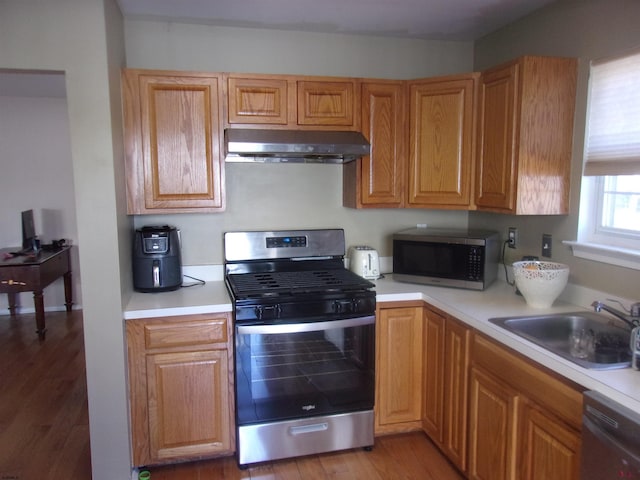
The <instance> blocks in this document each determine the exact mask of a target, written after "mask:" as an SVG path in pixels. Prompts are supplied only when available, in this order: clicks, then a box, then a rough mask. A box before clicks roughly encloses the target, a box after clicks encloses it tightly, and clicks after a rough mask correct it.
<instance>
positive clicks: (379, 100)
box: [343, 82, 406, 208]
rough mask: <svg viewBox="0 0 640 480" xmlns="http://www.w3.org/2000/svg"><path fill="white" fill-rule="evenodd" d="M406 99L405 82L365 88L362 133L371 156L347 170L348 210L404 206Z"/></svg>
mask: <svg viewBox="0 0 640 480" xmlns="http://www.w3.org/2000/svg"><path fill="white" fill-rule="evenodd" d="M404 97H405V96H404V85H403V83H402V82H379V83H364V84H363V85H362V133H363V134H364V136H365V137H366V138H367V140H368V141H369V143H370V144H371V155H370V156H367V157H363V158H362V159H360V160H356V161H355V162H349V163H346V164H345V165H344V166H343V186H344V190H343V199H344V202H343V203H344V205H345V206H347V207H352V208H363V207H364V208H367V207H369V208H380V207H396V208H398V207H401V206H403V204H404V184H405V171H406V166H405V163H406V156H405V155H406V154H405V152H406V138H405V134H406V128H405V120H404V111H405V110H404V103H405V101H404Z"/></svg>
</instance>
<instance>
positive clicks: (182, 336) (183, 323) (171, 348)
mask: <svg viewBox="0 0 640 480" xmlns="http://www.w3.org/2000/svg"><path fill="white" fill-rule="evenodd" d="M230 329H231V321H230V319H229V317H228V316H227V315H225V314H216V315H191V316H184V317H168V318H155V319H144V320H128V321H127V322H126V331H127V350H128V360H129V394H130V405H131V435H132V442H131V443H132V449H133V463H134V465H136V466H140V465H152V464H161V463H167V462H171V461H184V460H190V459H196V458H201V457H212V456H217V455H228V454H231V453H232V452H233V450H234V438H235V437H234V432H233V420H232V415H233V408H232V405H233V367H232V365H233V350H232V347H231V338H232V334H231V330H230Z"/></svg>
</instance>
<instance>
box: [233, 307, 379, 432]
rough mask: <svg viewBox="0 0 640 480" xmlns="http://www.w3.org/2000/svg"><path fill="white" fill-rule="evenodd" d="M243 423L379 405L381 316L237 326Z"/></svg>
mask: <svg viewBox="0 0 640 480" xmlns="http://www.w3.org/2000/svg"><path fill="white" fill-rule="evenodd" d="M235 343H236V352H235V354H236V389H237V390H236V402H237V409H236V415H237V424H238V426H242V425H250V424H256V423H266V422H274V421H281V420H285V419H293V418H296V419H298V418H305V417H313V416H320V415H330V414H338V413H347V412H356V411H361V410H371V409H373V403H374V382H375V375H374V363H375V316H373V315H372V316H365V317H358V318H346V319H339V320H330V321H320V322H300V323H286V324H282V323H279V324H272V325H237V326H236V338H235Z"/></svg>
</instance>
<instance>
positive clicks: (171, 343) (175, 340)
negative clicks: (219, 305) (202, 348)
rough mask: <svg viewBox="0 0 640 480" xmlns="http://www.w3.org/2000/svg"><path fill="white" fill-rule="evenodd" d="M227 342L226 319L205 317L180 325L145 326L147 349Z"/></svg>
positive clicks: (154, 324)
mask: <svg viewBox="0 0 640 480" xmlns="http://www.w3.org/2000/svg"><path fill="white" fill-rule="evenodd" d="M226 342H227V319H226V317H205V318H199V319H194V320H189V321H186V322H179V323H178V322H175V320H173V321H171V320H167V321H166V322H165V321H161V322H154V323H147V324H146V325H145V326H144V344H145V348H147V349H152V348H166V347H179V346H182V345H192V346H193V345H205V344H210V343H226Z"/></svg>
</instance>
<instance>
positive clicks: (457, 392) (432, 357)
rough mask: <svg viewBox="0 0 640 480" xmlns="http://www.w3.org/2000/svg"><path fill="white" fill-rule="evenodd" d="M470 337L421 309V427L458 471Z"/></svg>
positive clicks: (463, 448) (463, 456) (462, 460)
mask: <svg viewBox="0 0 640 480" xmlns="http://www.w3.org/2000/svg"><path fill="white" fill-rule="evenodd" d="M470 335H471V331H470V330H469V329H468V328H467V327H465V326H464V325H463V324H461V323H459V322H457V321H456V320H454V319H452V318H451V317H449V316H446V315H444V314H443V313H440V312H438V311H436V310H434V309H432V308H430V307H427V308H426V309H425V324H424V366H423V369H424V374H423V379H424V384H423V392H422V395H423V400H424V403H423V415H422V426H423V429H424V431H425V432H426V433H427V434H428V435H429V436H430V437H431V439H432V440H433V441H434V442H435V443H436V444H437V445H438V446H439V447H440V449H441V450H442V451H443V453H444V454H445V455H446V456H447V457H448V458H449V460H451V462H452V463H453V464H454V465H455V466H456V467H458V469H460V470H461V471H465V469H466V465H467V399H468V378H469V337H470Z"/></svg>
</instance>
